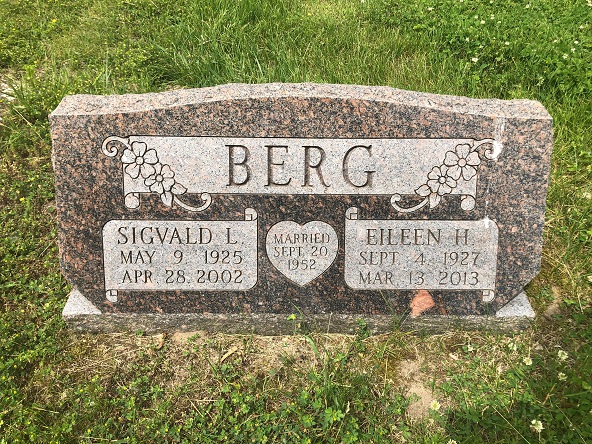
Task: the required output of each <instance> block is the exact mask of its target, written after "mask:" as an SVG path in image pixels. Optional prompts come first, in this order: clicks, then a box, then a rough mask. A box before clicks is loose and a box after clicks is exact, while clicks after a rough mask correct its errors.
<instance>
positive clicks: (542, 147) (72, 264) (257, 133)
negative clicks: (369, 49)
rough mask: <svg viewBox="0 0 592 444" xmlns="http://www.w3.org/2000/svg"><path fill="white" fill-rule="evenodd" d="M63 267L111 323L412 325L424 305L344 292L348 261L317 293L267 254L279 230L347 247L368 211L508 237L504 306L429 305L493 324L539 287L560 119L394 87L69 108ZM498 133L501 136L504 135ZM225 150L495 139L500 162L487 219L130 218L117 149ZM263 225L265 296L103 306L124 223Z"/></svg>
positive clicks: (155, 299) (224, 93) (212, 212)
mask: <svg viewBox="0 0 592 444" xmlns="http://www.w3.org/2000/svg"><path fill="white" fill-rule="evenodd" d="M50 122H51V132H52V141H53V165H54V171H55V176H56V202H57V208H58V217H59V246H60V254H61V266H62V272H63V273H64V275H65V277H66V278H67V280H68V281H69V282H70V284H71V285H72V286H73V287H74V288H76V289H78V290H79V291H80V292H81V293H82V294H83V295H84V296H85V297H86V298H87V299H88V300H89V301H91V302H92V304H94V305H95V306H96V307H97V308H98V309H99V310H101V311H102V312H103V313H158V314H162V313H204V314H217V313H218V314H225V313H226V314H227V313H253V314H264V313H273V314H278V313H280V314H281V313H286V314H290V313H294V312H295V311H300V312H302V313H303V314H328V313H340V314H343V315H360V316H371V315H376V316H383V315H390V314H398V315H401V316H404V315H406V314H407V313H409V311H410V306H411V304H412V300H413V298H414V297H415V296H416V295H417V292H416V291H411V290H385V291H356V290H352V289H350V288H348V287H347V286H346V285H345V283H344V280H343V267H344V251H343V248H344V247H343V242H342V241H340V242H339V250H338V252H337V257H336V259H335V261H334V262H333V264H332V265H331V267H330V268H329V269H327V271H326V272H324V273H323V275H322V276H321V277H320V278H318V279H315V280H313V281H312V282H311V283H310V284H308V285H307V286H306V287H301V286H299V285H296V284H295V283H293V282H290V281H289V280H287V279H285V277H284V276H283V275H281V273H279V272H278V270H277V269H276V268H275V267H274V266H272V264H271V263H270V261H269V259H268V258H267V256H266V254H265V237H266V236H265V235H266V233H267V231H268V230H269V229H270V228H271V227H272V226H273V225H275V224H276V223H278V222H281V221H286V220H289V221H293V222H295V223H297V224H300V225H304V224H306V223H307V222H309V221H311V220H317V221H322V222H326V223H328V224H330V225H331V226H332V227H334V229H335V230H336V232H337V236H338V237H339V239H343V236H344V223H343V221H344V217H345V213H346V211H347V210H348V208H350V207H357V208H358V209H359V212H360V214H361V215H362V216H361V217H362V218H364V219H430V220H443V219H446V220H467V219H471V220H479V219H483V218H484V217H488V218H490V219H492V220H494V221H495V222H496V223H497V225H498V228H499V249H498V263H497V280H496V294H495V298H494V299H493V301H491V302H489V303H487V302H483V300H482V298H481V297H480V294H477V292H474V291H452V290H445V291H434V292H431V297H432V298H433V301H434V305H433V306H431V308H429V309H428V310H427V311H426V312H425V313H424V314H426V315H480V314H487V313H494V312H496V311H497V310H498V309H499V308H500V307H502V306H503V305H505V304H506V303H507V302H508V301H510V300H511V299H513V298H514V297H515V296H516V295H518V294H519V293H520V292H521V291H522V289H523V287H524V286H525V285H526V284H528V282H530V281H531V280H532V279H533V277H534V276H535V275H536V274H537V273H538V271H539V267H540V259H541V249H542V233H543V225H544V214H545V199H546V192H547V185H548V178H549V166H550V159H551V152H552V147H553V134H552V119H551V117H550V116H549V114H548V113H547V112H546V110H545V109H544V108H543V106H542V105H541V104H540V103H538V102H535V101H530V100H513V101H502V100H493V99H488V100H476V99H469V98H464V97H454V96H439V95H433V94H425V93H417V92H408V91H401V90H395V89H392V88H388V87H366V86H349V85H316V84H267V85H242V84H232V85H224V86H219V87H213V88H203V89H196V90H175V91H169V92H165V93H155V94H144V95H123V96H90V95H78V96H68V97H65V98H64V99H63V101H62V103H61V104H60V105H59V106H58V108H57V109H56V110H55V111H54V112H53V113H52V114H51V115H50ZM500 122H503V131H501V133H500ZM113 135H116V136H120V137H126V136H130V135H159V136H226V137H298V138H313V137H314V138H474V139H476V140H480V139H484V138H496V139H499V141H500V142H501V143H502V144H503V147H504V149H503V151H502V153H501V155H500V156H499V157H498V158H497V160H495V161H490V162H484V163H483V164H482V165H481V166H480V170H479V175H480V177H479V183H478V187H477V196H476V201H477V206H476V207H475V209H474V210H473V211H471V213H470V215H467V213H466V212H464V211H462V210H461V209H460V199H458V198H450V199H447V200H446V202H443V203H442V204H441V205H439V206H437V207H436V208H433V209H429V208H427V207H426V208H424V209H422V210H419V211H417V212H415V213H413V214H404V213H399V212H397V211H396V210H395V209H394V208H393V207H392V206H391V205H390V202H389V198H388V196H357V195H337V196H335V195H334V196H323V195H299V196H295V195H292V196H279V195H276V196H270V195H218V196H214V197H215V198H214V199H213V200H212V204H211V206H210V207H208V208H207V209H206V210H205V211H203V212H201V213H196V214H188V213H187V212H186V211H183V210H182V209H181V208H172V209H171V208H168V207H165V206H163V205H162V203H161V202H160V199H158V196H155V195H148V196H143V198H142V199H143V200H142V205H141V207H140V208H139V209H136V210H133V211H132V210H130V209H128V208H126V207H125V206H124V205H123V204H122V190H121V184H122V180H123V179H122V174H123V172H122V168H121V165H120V163H118V162H116V161H114V159H112V158H109V157H107V156H105V155H104V154H103V152H102V150H101V145H102V143H103V141H104V140H105V138H107V137H109V136H113ZM245 208H253V209H255V210H256V212H257V214H258V215H259V230H260V232H259V235H258V242H259V246H258V248H259V265H258V267H259V269H258V275H259V276H258V283H257V285H256V286H255V287H254V288H252V289H251V290H248V291H241V292H231V291H227V292H224V291H222V292H216V293H215V294H213V293H212V292H204V291H201V292H199V291H195V292H193V291H170V292H164V291H143V292H140V291H127V292H123V291H122V292H120V294H119V300H118V302H116V303H113V302H110V301H108V300H107V299H106V297H105V288H104V283H103V282H104V279H103V255H102V237H101V230H102V227H103V226H104V225H105V223H107V222H108V221H110V220H113V219H167V220H170V219H178V220H187V219H196V220H239V219H241V218H243V217H244V210H245Z"/></svg>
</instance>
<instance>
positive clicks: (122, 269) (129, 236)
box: [103, 220, 257, 292]
mask: <svg viewBox="0 0 592 444" xmlns="http://www.w3.org/2000/svg"><path fill="white" fill-rule="evenodd" d="M103 252H104V264H105V290H106V291H107V292H109V291H112V290H163V291H168V290H211V291H216V290H248V289H249V288H252V287H253V286H255V284H256V282H257V221H256V220H255V221H173V220H112V221H109V222H107V224H105V226H104V227H103Z"/></svg>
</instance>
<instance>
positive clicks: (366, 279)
mask: <svg viewBox="0 0 592 444" xmlns="http://www.w3.org/2000/svg"><path fill="white" fill-rule="evenodd" d="M497 246H498V228H497V225H496V224H495V222H493V221H491V220H480V221H428V220H356V219H353V220H349V219H348V220H346V223H345V282H346V284H347V285H348V286H349V287H351V288H354V289H358V290H377V289H393V290H395V289H396V290H401V289H425V290H491V291H493V290H494V289H495V278H496V264H497Z"/></svg>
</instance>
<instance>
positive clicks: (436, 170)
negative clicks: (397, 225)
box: [391, 139, 500, 213]
mask: <svg viewBox="0 0 592 444" xmlns="http://www.w3.org/2000/svg"><path fill="white" fill-rule="evenodd" d="M497 145H498V143H497V142H496V141H495V139H482V140H478V141H475V140H474V141H472V142H471V143H470V144H469V143H460V144H458V145H456V146H455V147H454V149H452V150H450V151H447V152H446V154H445V156H444V160H443V161H442V163H441V164H440V165H438V166H434V167H433V168H432V170H431V171H430V172H429V173H428V175H427V180H426V181H425V182H424V183H423V184H422V185H421V186H420V187H419V188H417V189H416V190H415V194H417V195H418V196H421V197H423V200H422V201H421V202H419V203H418V204H417V205H414V206H412V207H407V208H405V207H402V206H400V205H399V202H400V201H401V200H402V196H401V194H399V193H397V194H393V196H392V197H391V205H392V206H393V207H394V208H395V209H396V210H397V211H399V212H401V213H412V212H414V211H417V210H419V209H421V208H423V207H425V206H426V205H429V208H430V209H431V208H435V207H437V206H438V205H439V204H440V202H441V201H442V197H443V196H446V195H447V194H451V193H452V191H453V190H454V189H455V188H456V187H457V185H458V183H459V182H461V181H465V182H468V181H470V180H472V179H473V178H475V177H476V176H477V170H478V168H479V165H480V164H481V161H482V160H483V159H487V160H494V159H496V158H497V156H498V155H499V151H500V147H498V146H497ZM475 203H476V202H475V196H474V195H471V194H463V195H462V196H461V204H460V206H461V208H462V209H463V210H465V211H469V210H472V209H473V208H475Z"/></svg>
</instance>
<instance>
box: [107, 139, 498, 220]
mask: <svg viewBox="0 0 592 444" xmlns="http://www.w3.org/2000/svg"><path fill="white" fill-rule="evenodd" d="M118 146H119V147H123V150H122V154H121V157H120V161H121V164H122V168H123V190H124V196H125V200H124V201H125V205H126V206H127V207H128V208H138V207H139V206H140V195H141V194H144V193H156V194H158V195H159V196H160V198H161V201H162V203H163V204H164V205H166V206H169V207H171V206H173V205H178V206H180V207H182V208H184V209H186V210H188V211H202V210H204V209H206V208H207V207H208V206H209V205H210V203H211V199H212V198H211V194H228V193H230V194H232V193H241V194H325V195H326V194H358V195H359V194H365V195H378V194H386V195H391V196H392V197H391V204H392V206H393V207H394V208H395V209H396V210H398V211H399V212H406V213H407V212H413V211H416V210H418V209H420V208H422V207H424V206H426V205H429V208H434V207H436V206H437V205H439V204H440V202H441V201H442V198H443V197H444V196H446V195H459V196H461V207H462V208H463V209H464V210H465V211H469V210H472V209H473V208H474V207H475V193H476V187H477V178H478V169H479V165H480V164H481V162H482V161H483V160H484V159H494V158H496V157H497V156H498V155H499V153H500V152H501V150H502V145H501V143H500V142H498V141H496V140H494V139H482V140H474V139H297V138H230V137H164V136H129V137H125V138H124V137H118V136H110V137H108V138H106V139H105V140H104V142H103V147H102V148H103V152H104V154H106V155H107V156H110V157H115V156H117V155H118ZM187 193H189V194H199V195H200V198H201V199H202V202H203V203H202V204H201V205H200V206H192V205H189V204H187V203H186V202H185V200H184V198H185V195H186V194H187ZM405 195H415V196H421V197H423V200H422V201H421V202H420V203H419V204H416V205H414V206H409V207H406V206H404V205H403V196H405Z"/></svg>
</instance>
